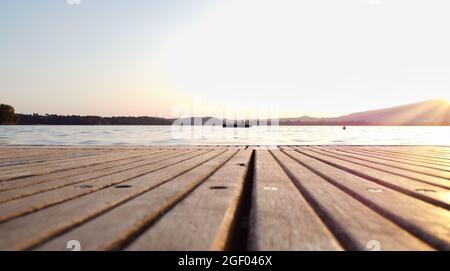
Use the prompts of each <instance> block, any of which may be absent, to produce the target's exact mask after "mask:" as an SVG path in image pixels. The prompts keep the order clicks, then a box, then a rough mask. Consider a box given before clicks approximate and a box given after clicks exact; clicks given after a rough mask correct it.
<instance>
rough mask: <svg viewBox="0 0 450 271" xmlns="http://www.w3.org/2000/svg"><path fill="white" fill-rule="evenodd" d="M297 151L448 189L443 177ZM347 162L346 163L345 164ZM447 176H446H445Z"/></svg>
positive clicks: (318, 151) (353, 158) (337, 162)
mask: <svg viewBox="0 0 450 271" xmlns="http://www.w3.org/2000/svg"><path fill="white" fill-rule="evenodd" d="M297 149H298V150H301V151H305V152H308V153H311V152H314V153H317V154H320V155H325V156H328V157H330V159H331V158H334V159H338V160H333V161H334V162H335V163H336V164H340V165H343V164H348V163H353V164H355V165H359V166H362V167H363V168H362V169H363V170H364V167H365V168H366V170H367V168H372V169H376V170H379V171H382V172H386V173H390V174H393V175H397V176H401V177H405V178H408V179H409V180H411V181H413V182H420V183H421V185H424V184H423V183H425V185H426V184H428V185H434V186H438V187H441V188H444V189H447V190H448V189H450V182H449V179H448V178H445V177H436V176H431V175H425V174H422V173H418V172H415V171H411V170H406V169H401V168H398V167H393V166H389V165H385V164H380V163H376V162H374V161H370V160H366V159H361V158H358V157H351V156H344V155H341V154H339V153H336V152H333V151H332V150H326V151H322V150H319V149H316V148H314V149H312V148H307V147H298V148H297ZM346 162H348V163H346ZM447 175H448V174H447Z"/></svg>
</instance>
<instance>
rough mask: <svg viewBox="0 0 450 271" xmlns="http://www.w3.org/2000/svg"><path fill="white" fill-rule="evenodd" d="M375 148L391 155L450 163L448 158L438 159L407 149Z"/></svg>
mask: <svg viewBox="0 0 450 271" xmlns="http://www.w3.org/2000/svg"><path fill="white" fill-rule="evenodd" d="M373 148H379V149H380V150H382V151H385V152H390V153H397V154H401V155H405V156H413V157H419V158H426V159H428V160H432V161H436V162H442V163H448V162H449V159H447V158H442V157H436V156H432V155H425V154H421V153H419V152H417V151H408V150H405V149H399V148H395V147H389V148H386V147H384V148H380V147H373Z"/></svg>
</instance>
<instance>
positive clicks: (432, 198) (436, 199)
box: [299, 149, 450, 210]
mask: <svg viewBox="0 0 450 271" xmlns="http://www.w3.org/2000/svg"><path fill="white" fill-rule="evenodd" d="M299 151H300V152H301V153H303V154H305V155H308V156H309V157H312V158H314V159H317V160H319V161H321V162H324V163H327V164H329V165H331V166H334V167H336V168H339V169H342V170H344V171H347V172H350V173H352V174H354V175H357V176H359V177H362V178H365V179H367V180H370V181H372V182H375V183H377V184H381V185H384V186H387V187H389V188H391V189H394V190H397V191H399V192H402V193H405V194H407V195H409V196H412V197H415V198H418V199H421V200H424V201H427V202H428V203H431V204H434V205H436V206H439V207H442V208H445V209H447V210H449V209H450V191H449V190H448V189H446V188H442V187H437V186H433V185H428V184H425V183H418V182H415V181H414V180H410V179H408V178H404V177H401V176H395V175H392V174H390V173H385V172H383V171H379V170H374V169H372V168H368V167H364V166H360V165H358V164H354V163H352V162H347V161H344V160H338V159H335V158H333V157H330V156H326V155H322V154H321V153H320V152H311V151H308V150H306V149H299Z"/></svg>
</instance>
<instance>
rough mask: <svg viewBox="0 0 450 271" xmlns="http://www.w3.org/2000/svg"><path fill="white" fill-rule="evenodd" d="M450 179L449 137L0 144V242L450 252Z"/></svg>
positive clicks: (59, 246) (13, 245)
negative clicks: (413, 142)
mask: <svg viewBox="0 0 450 271" xmlns="http://www.w3.org/2000/svg"><path fill="white" fill-rule="evenodd" d="M449 189H450V147H445V146H410V147H406V146H129V147H128V146H0V250H68V246H69V247H70V246H71V244H73V242H75V243H79V244H80V245H81V249H82V250H378V249H381V250H450V191H449ZM71 240H74V241H72V242H71Z"/></svg>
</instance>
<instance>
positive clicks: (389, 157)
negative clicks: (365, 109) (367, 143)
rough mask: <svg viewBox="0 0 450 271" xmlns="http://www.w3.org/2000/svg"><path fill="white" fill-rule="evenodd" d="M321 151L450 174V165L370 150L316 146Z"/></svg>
mask: <svg viewBox="0 0 450 271" xmlns="http://www.w3.org/2000/svg"><path fill="white" fill-rule="evenodd" d="M316 147H317V148H319V149H326V150H329V149H332V150H338V151H340V152H344V153H349V154H361V155H364V156H368V157H371V158H377V159H380V160H386V161H390V162H396V163H400V164H406V165H412V166H417V167H422V168H429V169H433V170H438V171H441V172H442V171H444V172H450V164H449V165H447V166H439V165H431V164H430V163H426V162H423V161H420V160H419V161H414V160H408V159H404V158H400V157H398V156H395V155H394V156H392V155H387V154H380V153H377V152H373V151H368V150H364V149H356V150H355V149H351V148H333V147H326V148H323V147H319V146H316Z"/></svg>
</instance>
